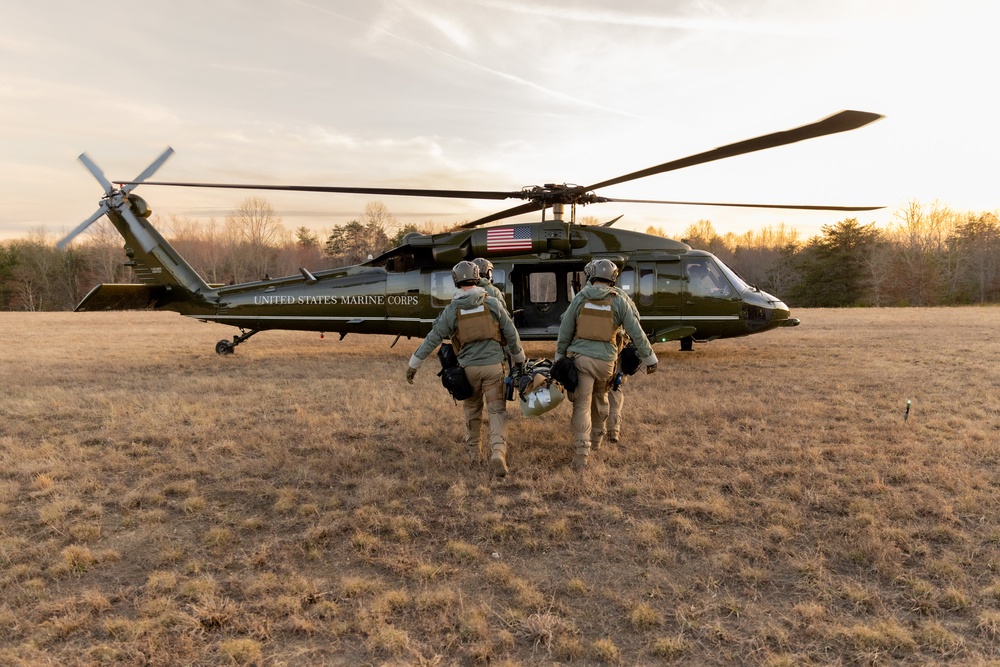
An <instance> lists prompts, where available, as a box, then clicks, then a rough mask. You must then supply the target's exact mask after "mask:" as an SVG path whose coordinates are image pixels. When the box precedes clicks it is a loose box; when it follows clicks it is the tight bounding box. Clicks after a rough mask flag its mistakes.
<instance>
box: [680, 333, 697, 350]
mask: <svg viewBox="0 0 1000 667" xmlns="http://www.w3.org/2000/svg"><path fill="white" fill-rule="evenodd" d="M693 349H694V338H692V337H691V336H684V338H681V352H690V351H692V350H693Z"/></svg>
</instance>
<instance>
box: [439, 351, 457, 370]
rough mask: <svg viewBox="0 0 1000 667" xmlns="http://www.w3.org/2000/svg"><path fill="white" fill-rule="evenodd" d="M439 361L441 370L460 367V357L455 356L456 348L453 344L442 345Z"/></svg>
mask: <svg viewBox="0 0 1000 667" xmlns="http://www.w3.org/2000/svg"><path fill="white" fill-rule="evenodd" d="M438 361H440V362H441V370H445V369H448V368H454V367H455V366H458V355H457V354H455V348H453V347H452V346H451V343H441V347H439V348H438ZM438 375H440V373H438Z"/></svg>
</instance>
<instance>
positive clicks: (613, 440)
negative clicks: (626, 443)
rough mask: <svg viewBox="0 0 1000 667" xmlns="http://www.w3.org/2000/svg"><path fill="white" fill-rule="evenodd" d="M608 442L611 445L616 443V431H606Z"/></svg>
mask: <svg viewBox="0 0 1000 667" xmlns="http://www.w3.org/2000/svg"><path fill="white" fill-rule="evenodd" d="M608 442H610V443H611V444H612V445H617V444H618V431H612V432H611V433H608Z"/></svg>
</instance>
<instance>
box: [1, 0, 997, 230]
mask: <svg viewBox="0 0 1000 667" xmlns="http://www.w3.org/2000/svg"><path fill="white" fill-rule="evenodd" d="M997 19H1000V3H997V2H994V1H993V0H837V1H836V2H833V1H826V2H819V1H812V2H806V1H803V0H716V1H711V0H676V1H675V0H616V1H615V2H611V1H602V2H598V1H596V0H434V1H433V2H432V1H431V0H357V1H347V0H329V1H322V0H255V1H254V2H240V1H237V0H200V1H198V2H194V1H191V0H170V1H169V2H168V1H167V0H147V1H145V2H135V3H122V2H115V3H111V2H105V1H104V0H91V1H90V2H79V1H78V0H65V1H62V0H39V1H38V2H30V3H29V2H22V1H20V0H0V241H2V240H5V239H11V238H18V237H24V236H26V235H28V234H29V233H34V232H38V231H44V232H45V233H47V234H50V235H52V236H53V237H54V238H59V237H61V236H63V235H64V234H66V233H67V232H68V231H70V230H71V229H73V228H74V227H75V226H76V225H77V224H78V223H79V222H81V221H82V220H84V219H86V218H87V217H88V216H89V215H90V214H91V213H93V212H94V211H95V210H96V208H97V205H98V203H99V200H100V197H101V194H102V190H101V187H100V186H99V185H98V183H97V181H95V180H94V179H93V177H92V176H91V175H90V174H89V173H88V172H87V170H86V169H85V168H84V167H83V165H82V164H81V163H80V162H79V161H78V159H77V156H78V155H80V154H81V153H83V152H86V153H87V154H88V155H89V156H90V157H91V158H92V159H93V160H94V162H95V163H96V164H97V165H99V166H100V167H101V168H102V170H103V171H104V173H105V174H106V175H107V176H108V178H109V179H111V180H115V179H118V180H128V179H131V178H133V177H135V176H136V175H138V174H139V173H140V172H142V170H143V169H145V167H146V166H147V165H148V164H149V163H151V162H152V161H153V160H154V159H155V158H156V157H157V156H158V155H160V153H161V152H163V150H164V149H165V148H166V147H167V146H171V147H173V149H174V150H175V151H176V153H175V154H174V155H173V156H172V157H171V158H170V159H169V160H168V161H167V162H166V163H165V164H164V165H163V166H162V168H161V169H160V170H159V171H158V172H157V173H156V174H155V176H154V177H153V180H165V181H195V182H222V183H266V184H299V185H335V186H358V187H412V188H438V189H441V188H450V189H452V188H453V189H477V190H503V191H508V190H519V189H520V188H521V187H523V186H528V185H538V184H544V183H576V184H581V185H586V184H590V183H597V182H600V181H604V180H607V179H609V178H612V177H615V176H618V175H620V174H625V173H630V172H632V171H636V170H639V169H644V168H646V167H650V166H653V165H657V164H660V163H663V162H667V161H669V160H673V159H676V158H680V157H684V156H687V155H691V154H695V153H700V152H703V151H705V150H709V149H712V148H715V147H717V146H721V145H724V144H728V143H732V142H735V141H740V140H743V139H747V138H750V137H755V136H759V135H762V134H768V133H771V132H775V131H779V130H785V129H789V128H792V127H796V126H799V125H803V124H807V123H811V122H814V121H816V120H819V119H821V118H824V117H826V116H829V115H830V114H833V113H835V112H837V111H840V110H842V109H858V110H863V111H873V112H877V113H880V114H884V115H885V116H886V117H885V118H884V119H882V120H880V121H878V122H876V123H873V124H871V125H869V126H866V127H864V128H861V129H859V130H855V131H852V132H848V133H843V134H838V135H833V136H829V137H822V138H818V139H813V140H809V141H806V142H801V143H798V144H794V145H790V146H784V147H779V148H774V149H770V150H767V151H762V152H759V153H754V154H750V155H743V156H738V157H734V158H730V159H727V160H723V161H717V162H713V163H709V164H703V165H698V166H695V167H690V168H687V169H683V170H679V171H675V172H670V173H667V174H660V175H657V176H652V177H648V178H644V179H640V180H636V181H632V182H629V183H625V184H619V185H616V186H612V187H610V188H607V189H605V190H602V191H600V192H599V193H598V194H601V195H604V196H607V197H619V198H642V199H672V200H686V201H723V202H752V203H783V204H814V205H815V204H829V205H848V206H868V205H871V206H884V207H886V208H884V209H882V210H880V211H873V212H862V213H856V214H855V213H843V212H818V213H817V212H809V211H785V210H775V209H731V208H720V207H704V206H665V205H658V206H654V205H640V204H623V203H605V204H595V205H590V206H587V207H583V208H580V209H578V211H577V215H578V217H580V218H582V217H584V216H589V217H594V218H597V219H598V220H601V221H604V220H610V219H612V218H614V217H617V216H619V215H623V216H624V217H622V219H621V221H620V222H619V223H616V224H617V225H618V226H622V227H626V228H632V229H638V230H642V231H644V230H645V229H646V228H647V227H649V226H654V227H659V228H661V229H662V230H664V232H666V234H667V235H668V236H673V237H677V238H680V237H681V236H682V234H683V232H684V230H685V229H686V228H687V227H688V226H689V225H690V224H692V223H695V222H697V221H698V220H709V221H711V222H712V224H713V226H714V227H715V228H716V230H717V231H718V232H720V233H726V232H733V233H737V234H739V233H743V232H746V231H750V230H757V229H760V228H763V227H764V226H767V225H777V224H779V223H784V224H785V225H786V226H787V227H791V228H794V229H796V230H797V231H798V232H799V233H800V237H802V238H803V239H805V238H808V237H810V236H813V235H816V234H818V233H820V230H821V228H822V226H823V225H829V224H835V223H836V222H838V221H840V220H843V219H845V218H847V217H853V216H856V217H857V218H858V220H859V221H860V222H862V223H869V222H875V223H877V224H878V225H879V226H886V225H890V224H893V223H894V222H896V221H897V220H898V217H897V215H898V213H899V211H900V210H901V209H902V207H903V206H904V205H906V204H907V202H910V201H913V200H916V201H919V202H922V203H925V204H927V205H930V204H931V203H932V202H937V203H938V204H940V205H944V206H948V207H950V208H952V209H955V210H959V211H972V212H982V211H996V210H998V209H1000V188H998V186H997V183H998V173H997V172H998V170H997V168H996V160H997V156H998V155H1000V130H998V122H997V114H996V102H997V97H998V93H997V87H996V83H995V76H996V75H995V71H996V69H997V64H998V56H997V54H996V50H995V47H994V46H993V42H994V31H995V26H996V25H997ZM135 193H136V194H139V195H142V196H143V197H144V198H145V199H146V200H147V202H148V203H149V205H150V206H151V207H152V209H153V211H154V213H155V214H157V215H158V216H159V219H160V221H161V224H163V222H164V221H167V220H169V218H170V217H171V216H176V217H179V218H187V219H194V220H202V221H206V222H207V221H209V220H211V219H215V220H217V221H219V222H222V221H223V220H224V219H225V217H226V215H227V213H228V212H229V211H231V210H233V209H235V208H236V207H237V206H238V204H239V203H240V202H241V201H242V200H243V199H244V198H246V197H249V196H255V195H256V196H262V197H264V198H265V199H267V200H268V201H269V202H270V203H271V204H272V206H273V207H274V209H275V211H276V213H277V215H278V216H280V217H281V218H282V220H283V222H284V224H285V226H286V227H287V228H289V229H295V228H296V227H299V226H306V227H308V228H310V229H312V230H314V231H317V232H320V233H321V232H323V231H325V230H328V229H330V228H331V227H332V226H334V225H340V224H344V223H346V222H348V221H350V220H352V219H357V218H360V217H361V215H362V213H363V211H364V207H365V205H366V203H367V202H369V201H372V200H378V201H381V202H383V203H384V204H385V205H386V206H387V207H388V209H389V211H390V212H391V213H392V214H393V215H394V216H395V217H396V218H397V220H399V222H400V223H402V224H406V223H414V224H418V225H421V224H424V223H427V222H428V221H433V222H435V223H437V224H438V225H450V224H455V223H458V222H462V221H466V220H469V219H474V218H477V217H481V216H484V215H487V214H489V213H492V212H494V211H497V210H502V209H505V208H509V207H512V206H515V205H517V204H519V203H521V202H520V200H511V201H500V202H497V201H474V200H473V201H466V200H453V199H418V198H411V197H405V198H403V197H383V198H373V197H369V196H364V195H341V194H319V193H298V194H284V193H274V192H259V193H256V192H250V191H232V190H203V189H184V190H181V189H173V188H164V187H157V186H139V187H138V188H137V189H136V190H135ZM537 219H538V214H537V213H536V214H533V215H529V216H524V217H521V218H517V219H516V220H537Z"/></svg>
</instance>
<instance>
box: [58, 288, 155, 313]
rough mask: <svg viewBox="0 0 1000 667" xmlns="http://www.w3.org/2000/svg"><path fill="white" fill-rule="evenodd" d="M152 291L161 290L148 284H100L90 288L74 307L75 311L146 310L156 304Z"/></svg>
mask: <svg viewBox="0 0 1000 667" xmlns="http://www.w3.org/2000/svg"><path fill="white" fill-rule="evenodd" d="M154 291H156V292H159V291H161V290H159V289H157V288H156V287H150V286H149V285H139V284H112V283H108V284H102V285H98V286H96V287H95V288H94V289H92V290H90V293H89V294H87V296H85V297H83V301H81V302H80V305H78V306H77V307H76V312H78V313H81V312H95V311H100V310H146V309H149V308H152V307H153V306H155V305H156V296H155V295H154Z"/></svg>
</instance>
